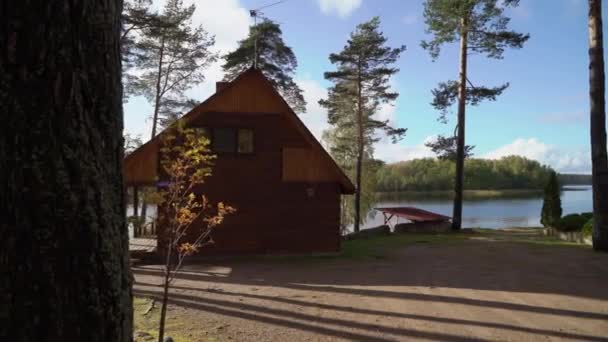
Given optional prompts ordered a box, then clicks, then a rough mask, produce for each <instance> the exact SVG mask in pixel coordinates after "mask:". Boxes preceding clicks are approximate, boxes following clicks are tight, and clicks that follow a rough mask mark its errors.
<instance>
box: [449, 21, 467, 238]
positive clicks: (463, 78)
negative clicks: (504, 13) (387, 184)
mask: <svg viewBox="0 0 608 342" xmlns="http://www.w3.org/2000/svg"><path fill="white" fill-rule="evenodd" d="M461 25H462V31H461V33H460V75H459V80H458V82H459V83H458V137H457V141H456V178H455V180H454V212H453V214H452V229H453V230H459V229H460V228H461V226H462V191H463V185H464V158H465V140H464V138H465V130H464V129H465V110H466V103H467V101H466V98H467V35H468V28H467V26H468V20H467V18H463V19H462V20H461Z"/></svg>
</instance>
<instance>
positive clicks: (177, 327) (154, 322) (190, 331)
mask: <svg viewBox="0 0 608 342" xmlns="http://www.w3.org/2000/svg"><path fill="white" fill-rule="evenodd" d="M151 303H152V299H149V298H142V297H134V298H133V329H134V331H135V342H151V341H152V342H155V341H157V340H158V323H159V321H160V305H161V303H159V302H156V305H155V306H154V309H152V310H151V311H150V312H149V313H148V314H147V315H144V313H146V311H147V310H148V308H149V307H150V305H151ZM196 327H197V325H196V324H194V323H193V322H189V321H187V320H185V319H184V317H183V315H182V316H180V317H175V316H172V314H171V311H168V312H167V320H166V322H165V336H171V337H172V338H173V340H174V341H175V342H195V341H206V342H214V341H217V340H216V339H215V338H212V337H208V336H206V334H205V331H203V330H197V329H196Z"/></svg>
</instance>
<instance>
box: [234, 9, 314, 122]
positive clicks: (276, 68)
mask: <svg viewBox="0 0 608 342" xmlns="http://www.w3.org/2000/svg"><path fill="white" fill-rule="evenodd" d="M256 50H257V51H256ZM256 55H257V61H255V60H256ZM254 61H255V64H256V67H257V68H258V69H259V70H260V71H261V72H262V73H263V74H264V76H266V77H267V78H268V79H269V80H270V82H271V83H272V85H273V86H274V87H275V88H276V89H277V90H278V91H279V93H281V95H282V96H283V97H284V98H285V101H287V103H288V104H289V105H290V106H291V108H292V109H293V110H294V111H295V112H296V113H304V112H305V111H306V101H305V100H304V95H302V89H300V87H299V86H298V84H297V83H296V82H295V81H294V80H293V76H294V74H295V71H296V68H297V67H298V60H297V59H296V55H295V54H294V53H293V50H292V49H291V47H289V46H288V45H286V44H285V42H284V41H283V32H282V31H281V27H280V26H279V24H277V23H275V22H273V21H271V20H268V19H264V20H263V21H262V22H260V23H258V24H257V25H254V26H251V28H250V29H249V35H248V36H247V38H245V39H243V40H241V41H239V45H238V47H237V48H236V50H234V51H232V52H230V53H228V54H227V55H226V56H224V65H223V66H222V67H223V69H224V72H225V73H226V76H225V77H224V80H225V81H232V80H233V79H234V78H236V76H238V75H239V74H241V73H242V72H243V71H245V70H247V69H248V68H250V67H251V66H252V65H254Z"/></svg>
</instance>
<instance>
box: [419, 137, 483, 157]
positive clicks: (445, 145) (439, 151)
mask: <svg viewBox="0 0 608 342" xmlns="http://www.w3.org/2000/svg"><path fill="white" fill-rule="evenodd" d="M424 146H426V147H428V148H430V149H431V151H433V153H435V154H436V155H437V158H439V159H442V160H452V161H456V158H457V153H456V151H457V149H458V138H457V137H456V136H452V137H447V138H446V137H444V136H442V135H439V136H437V138H436V139H435V140H433V141H429V142H427V143H425V144H424ZM474 148H475V146H471V145H466V146H465V148H464V157H465V158H469V157H472V156H473V149H474Z"/></svg>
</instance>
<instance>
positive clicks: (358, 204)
mask: <svg viewBox="0 0 608 342" xmlns="http://www.w3.org/2000/svg"><path fill="white" fill-rule="evenodd" d="M359 75H361V68H359ZM361 83H362V81H361V76H359V78H358V80H357V129H358V134H357V169H356V171H355V172H356V175H355V183H356V184H355V185H356V187H357V191H356V192H355V208H354V209H355V222H354V226H353V230H354V231H355V233H357V232H359V230H360V227H359V226H360V224H359V223H360V222H361V192H362V191H361V173H362V169H363V147H364V145H363V104H362V94H361Z"/></svg>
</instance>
